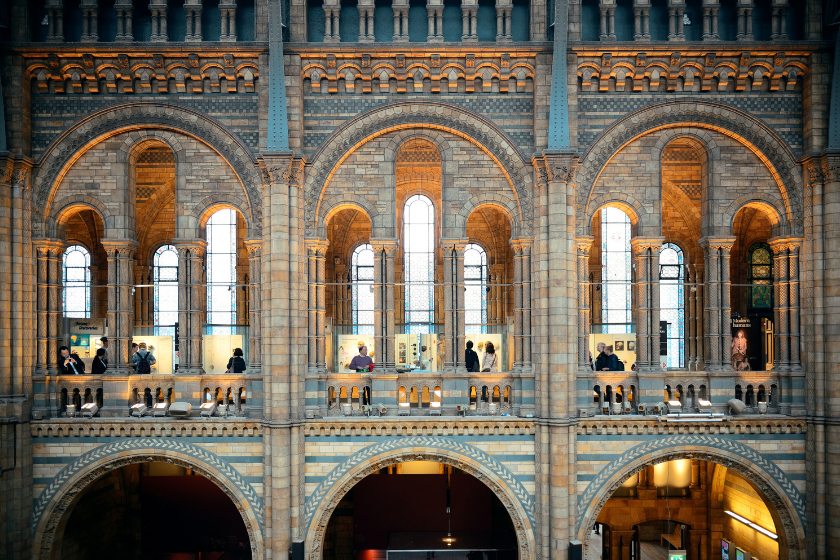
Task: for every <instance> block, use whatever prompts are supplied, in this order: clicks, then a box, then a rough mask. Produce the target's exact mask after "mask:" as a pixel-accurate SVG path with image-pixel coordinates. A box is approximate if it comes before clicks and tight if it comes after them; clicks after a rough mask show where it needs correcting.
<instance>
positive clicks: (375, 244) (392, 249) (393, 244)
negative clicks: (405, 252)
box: [370, 237, 400, 257]
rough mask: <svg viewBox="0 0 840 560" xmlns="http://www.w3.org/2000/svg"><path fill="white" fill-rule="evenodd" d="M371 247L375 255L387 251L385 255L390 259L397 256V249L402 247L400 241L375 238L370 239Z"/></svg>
mask: <svg viewBox="0 0 840 560" xmlns="http://www.w3.org/2000/svg"><path fill="white" fill-rule="evenodd" d="M370 246H371V248H372V249H373V252H374V253H381V252H382V251H385V254H386V255H387V256H389V257H390V256H392V255H394V254H396V252H397V249H398V248H399V246H400V240H399V239H385V238H376V237H373V238H371V239H370Z"/></svg>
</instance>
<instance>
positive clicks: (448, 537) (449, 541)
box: [443, 533, 455, 546]
mask: <svg viewBox="0 0 840 560" xmlns="http://www.w3.org/2000/svg"><path fill="white" fill-rule="evenodd" d="M443 542H445V543H446V546H452V543H454V542H455V539H454V538H452V533H447V534H446V536H445V537H444V538H443Z"/></svg>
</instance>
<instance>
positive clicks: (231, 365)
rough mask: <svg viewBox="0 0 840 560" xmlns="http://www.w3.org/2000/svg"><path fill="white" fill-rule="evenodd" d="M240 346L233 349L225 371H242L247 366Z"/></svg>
mask: <svg viewBox="0 0 840 560" xmlns="http://www.w3.org/2000/svg"><path fill="white" fill-rule="evenodd" d="M242 355H243V352H242V348H236V349H234V351H233V356H232V357H231V359H229V360H228V363H227V373H242V372H244V371H245V370H246V369H248V368H247V364H246V363H245V358H243V357H242Z"/></svg>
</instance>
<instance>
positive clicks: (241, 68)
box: [24, 52, 260, 94]
mask: <svg viewBox="0 0 840 560" xmlns="http://www.w3.org/2000/svg"><path fill="white" fill-rule="evenodd" d="M24 56H25V63H26V75H27V76H28V78H29V79H30V80H34V81H35V84H36V85H37V86H38V93H108V94H115V93H138V94H151V93H161V94H166V93H168V92H169V84H170V81H171V82H172V83H174V85H175V91H176V93H193V94H195V93H203V92H204V80H209V84H210V92H212V93H218V92H221V91H222V80H225V86H226V87H225V91H227V92H228V93H254V92H255V91H256V89H255V82H256V80H257V79H258V78H259V74H260V72H259V63H258V56H259V55H258V54H240V53H233V54H225V55H222V56H218V55H213V56H204V55H199V54H195V53H177V54H170V53H166V54H150V53H145V52H144V53H132V54H118V55H114V54H112V53H107V54H105V53H102V54H97V53H92V54H91V53H87V54H79V53H78V52H62V53H58V54H52V53H51V54H47V55H44V54H43V53H38V54H36V55H24ZM240 80H241V83H242V87H239V83H240V82H239V81H240ZM135 84H137V87H136V88H135ZM100 86H102V91H101V92H100Z"/></svg>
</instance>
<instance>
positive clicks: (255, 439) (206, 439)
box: [32, 436, 262, 445]
mask: <svg viewBox="0 0 840 560" xmlns="http://www.w3.org/2000/svg"><path fill="white" fill-rule="evenodd" d="M32 439H33V440H37V441H35V443H39V444H49V443H110V442H112V441H120V440H125V439H130V438H127V437H125V436H78V437H60V436H47V437H37V436H35V437H33V438H32ZM143 439H166V440H171V439H180V440H188V441H190V442H195V443H237V444H242V443H244V444H248V443H255V444H260V445H262V436H154V437H145V438H143Z"/></svg>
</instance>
